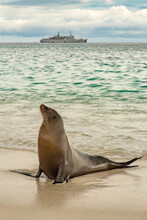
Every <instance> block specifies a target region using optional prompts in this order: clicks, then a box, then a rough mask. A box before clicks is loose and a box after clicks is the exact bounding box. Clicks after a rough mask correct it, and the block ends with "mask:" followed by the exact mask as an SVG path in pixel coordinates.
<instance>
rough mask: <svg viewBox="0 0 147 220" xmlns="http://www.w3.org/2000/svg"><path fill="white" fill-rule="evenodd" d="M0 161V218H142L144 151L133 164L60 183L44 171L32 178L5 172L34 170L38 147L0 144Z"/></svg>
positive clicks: (145, 212)
mask: <svg viewBox="0 0 147 220" xmlns="http://www.w3.org/2000/svg"><path fill="white" fill-rule="evenodd" d="M130 159H131V158H130ZM126 160H128V158H127V159H126ZM0 161H1V162H0V220H1V219H2V220H8V219H9V220H11V219H12V220H13V219H15V220H17V219H18V220H20V219H21V220H24V219H26V220H30V219H35V220H37V219H42V220H44V219H45V220H46V219H51V220H54V219H55V220H60V219H71V220H73V219H76V220H78V219H80V220H82V219H84V220H85V219H86V220H87V219H89V220H91V219H92V220H93V219H94V220H95V219H99V220H100V219H103V220H105V219H109V220H115V219H116V220H119V219H120V220H122V219H123V220H127V219H128V220H146V219H147V157H144V158H142V159H141V160H139V161H136V162H135V163H134V165H135V164H138V165H139V167H137V168H131V169H121V170H111V171H105V172H99V173H94V174H89V175H85V176H81V177H77V178H73V179H71V180H69V183H68V184H66V183H63V184H61V185H60V184H59V185H53V184H52V182H53V181H51V180H48V179H46V177H45V176H42V177H41V178H40V179H39V180H35V179H34V178H31V177H28V176H23V175H20V174H16V173H12V172H10V170H11V169H13V170H15V169H16V170H25V171H31V172H32V171H33V173H35V172H36V171H37V167H38V156H37V153H34V152H30V151H23V150H9V149H2V148H0Z"/></svg>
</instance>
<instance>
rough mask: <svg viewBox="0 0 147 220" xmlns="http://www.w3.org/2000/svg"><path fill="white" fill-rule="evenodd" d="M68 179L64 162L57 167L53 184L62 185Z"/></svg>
mask: <svg viewBox="0 0 147 220" xmlns="http://www.w3.org/2000/svg"><path fill="white" fill-rule="evenodd" d="M67 179H68V175H67V165H65V163H64V162H62V163H61V164H60V166H59V170H58V174H57V176H56V178H55V181H54V182H53V184H56V183H63V182H64V181H65V180H67Z"/></svg>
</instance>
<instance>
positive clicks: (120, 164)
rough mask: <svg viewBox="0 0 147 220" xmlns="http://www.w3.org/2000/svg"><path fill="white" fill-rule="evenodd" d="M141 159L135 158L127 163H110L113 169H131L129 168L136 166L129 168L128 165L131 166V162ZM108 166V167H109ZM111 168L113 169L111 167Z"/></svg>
mask: <svg viewBox="0 0 147 220" xmlns="http://www.w3.org/2000/svg"><path fill="white" fill-rule="evenodd" d="M141 158H142V157H136V158H134V159H132V160H129V161H127V162H114V161H112V163H111V165H112V166H114V168H131V167H137V165H134V166H129V165H130V164H132V163H133V162H135V161H136V160H139V159H141ZM111 165H110V166H111ZM112 168H113V167H112Z"/></svg>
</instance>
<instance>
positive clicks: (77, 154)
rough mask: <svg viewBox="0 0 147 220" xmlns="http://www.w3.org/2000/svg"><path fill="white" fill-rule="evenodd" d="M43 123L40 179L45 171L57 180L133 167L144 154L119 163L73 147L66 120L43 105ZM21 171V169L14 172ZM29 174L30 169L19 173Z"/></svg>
mask: <svg viewBox="0 0 147 220" xmlns="http://www.w3.org/2000/svg"><path fill="white" fill-rule="evenodd" d="M40 111H41V114H42V117H43V122H42V125H41V127H40V130H39V135H38V158H39V169H38V172H37V174H36V176H34V177H36V178H39V177H40V175H41V173H42V172H44V173H45V175H46V176H47V177H48V178H49V179H53V180H54V182H53V183H54V184H55V183H63V182H64V181H66V182H68V179H69V178H72V177H76V176H80V175H84V174H88V173H93V172H98V171H104V170H110V169H116V168H128V167H136V166H129V165H130V164H131V163H133V162H134V161H136V160H138V159H140V158H141V157H138V158H134V159H132V160H130V161H127V162H115V161H112V160H110V159H108V158H105V157H102V156H98V155H90V154H87V153H84V152H81V151H79V150H77V149H74V148H71V147H70V145H69V142H68V138H67V135H66V132H65V129H64V123H63V119H62V117H61V116H60V114H59V113H57V112H56V111H55V110H54V109H52V108H48V107H47V106H45V105H43V104H42V105H40ZM14 172H17V171H14ZM18 173H21V174H25V175H28V176H32V177H33V175H32V174H31V173H27V172H19V171H18Z"/></svg>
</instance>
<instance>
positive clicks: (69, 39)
mask: <svg viewBox="0 0 147 220" xmlns="http://www.w3.org/2000/svg"><path fill="white" fill-rule="evenodd" d="M86 42H87V39H82V38H81V39H76V38H75V36H74V35H72V34H71V32H70V35H69V36H60V33H59V32H58V34H57V35H55V36H53V37H48V38H42V39H41V40H40V43H86Z"/></svg>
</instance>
